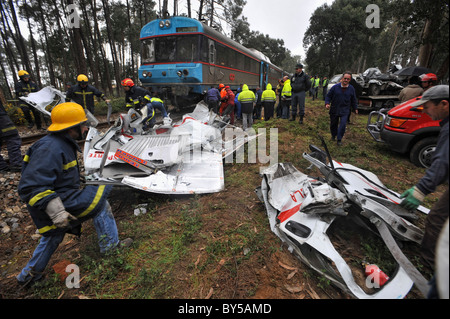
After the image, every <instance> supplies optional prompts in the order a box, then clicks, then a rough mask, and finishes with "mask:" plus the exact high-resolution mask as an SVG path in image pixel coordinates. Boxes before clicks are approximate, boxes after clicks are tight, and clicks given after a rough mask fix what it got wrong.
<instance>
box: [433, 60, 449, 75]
mask: <svg viewBox="0 0 450 319" xmlns="http://www.w3.org/2000/svg"><path fill="white" fill-rule="evenodd" d="M448 58H449V57H448V54H447V57H446V58H445V60H444V62H443V63H442V65H441V67H440V68H439V70H438V71H437V73H436V76H437V77H438V79H445V77H446V76H447V75H448V67H449V61H448Z"/></svg>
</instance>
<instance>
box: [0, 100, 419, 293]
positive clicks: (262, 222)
mask: <svg viewBox="0 0 450 319" xmlns="http://www.w3.org/2000/svg"><path fill="white" fill-rule="evenodd" d="M316 112H318V111H316V110H314V109H312V110H311V109H310V110H308V111H307V116H306V118H305V120H306V121H307V120H308V119H309V118H311V119H312V118H313V117H314V116H316ZM278 121H281V120H278ZM20 130H21V131H22V132H24V131H26V130H27V129H26V128H25V127H20ZM279 134H280V136H283V137H284V138H286V139H287V140H289V143H286V142H285V143H282V144H280V147H279V154H280V157H281V158H282V159H283V158H286V159H288V160H290V159H292V158H291V157H289V156H291V155H292V153H293V152H295V153H296V154H297V156H299V155H300V154H301V153H302V152H303V151H305V150H307V147H308V143H309V142H310V139H308V138H305V139H302V138H298V137H296V136H293V135H292V133H290V132H289V131H288V130H287V129H283V128H280V129H279ZM354 134H355V133H354V132H352V128H351V127H350V129H349V132H348V133H347V135H346V137H347V138H348V139H349V140H350V139H352V138H353V139H355V140H358V138H359V137H358V136H356V135H354ZM367 138H368V137H367ZM358 156H359V157H361V163H363V162H364V157H365V156H364V154H358ZM402 161H404V163H403V164H401V165H399V166H391V167H386V166H383V168H381V169H382V171H383V174H382V175H383V176H382V178H381V179H382V180H383V182H384V181H388V180H390V184H395V183H396V181H394V180H393V179H396V180H397V182H399V183H400V182H404V180H405V174H406V173H407V172H411V171H413V175H414V176H409V177H408V178H409V179H410V180H411V182H412V181H414V180H416V179H418V178H419V177H420V175H421V173H423V170H416V169H413V167H412V166H411V165H412V164H410V163H407V160H405V159H404V158H403V159H402ZM297 164H298V163H297ZM377 165H381V164H377V163H373V167H374V169H375V171H376V172H379V171H380V168H378V169H377V167H376V166H377ZM259 166H260V164H249V165H248V167H246V169H245V170H246V173H242V172H241V171H240V170H242V169H243V166H233V165H232V164H226V165H225V175H226V176H225V186H226V188H225V190H224V191H222V192H220V193H216V194H208V195H203V196H199V197H198V198H197V200H198V203H199V205H200V207H202V209H201V215H202V227H201V230H200V231H199V233H198V234H195V235H194V236H195V244H194V245H193V246H192V247H191V248H190V253H188V254H187V255H186V256H184V257H183V258H182V259H181V260H180V262H179V263H178V265H177V266H176V269H174V270H172V272H171V273H174V274H176V276H177V278H178V279H179V282H178V283H177V284H176V287H175V288H174V289H172V290H170V293H171V294H170V295H162V296H160V297H162V298H169V299H178V298H181V299H192V298H194V299H351V298H352V297H351V296H350V295H348V294H347V293H346V292H344V291H342V290H341V289H339V288H337V287H335V286H333V285H332V284H330V283H329V282H328V281H327V280H324V277H321V276H320V275H318V274H317V273H316V272H314V271H312V270H311V269H309V268H308V267H307V266H306V265H305V264H303V263H301V262H300V260H299V259H298V258H297V257H296V256H294V255H293V254H292V253H291V252H289V250H288V249H287V246H286V245H283V244H282V243H281V241H280V240H279V238H277V237H276V236H275V235H274V234H273V233H271V232H270V230H268V228H269V224H268V221H267V217H266V216H265V208H264V205H263V204H262V203H261V202H260V201H259V199H258V198H257V197H256V195H255V193H254V190H255V188H256V187H258V186H259V185H260V183H261V177H260V175H259ZM298 169H299V170H301V167H298ZM399 171H400V174H399ZM236 176H237V177H236ZM228 181H229V182H228ZM138 197H139V198H142V196H140V195H139V196H138ZM131 198H135V197H132V196H128V195H126V194H124V192H123V191H118V192H117V193H114V195H113V198H112V199H111V200H110V202H111V205H112V208H113V212H114V214H115V218H116V220H117V222H118V223H123V222H130V223H134V221H133V219H132V218H133V216H132V215H133V209H134V207H135V205H136V204H137V202H135V201H134V202H133V201H132V200H131ZM191 200H192V198H183V199H181V200H176V201H174V200H173V199H172V198H164V199H163V200H161V201H160V202H158V204H157V207H156V208H157V209H155V214H154V215H153V219H152V223H155V224H156V223H161V224H162V223H165V222H167V220H168V219H170V218H176V217H177V212H176V209H177V207H179V205H180V203H189V201H191ZM18 205H21V206H20V209H21V211H22V214H21V218H20V221H19V224H20V227H19V229H18V230H15V231H12V232H10V233H8V234H6V235H5V234H1V235H0V236H1V237H0V238H1V241H0V275H1V276H0V299H28V298H36V295H34V292H33V290H29V289H23V288H22V287H20V286H19V285H18V284H17V283H16V280H15V276H16V275H17V274H18V272H19V271H20V270H21V268H22V267H23V266H24V265H25V264H26V262H27V261H28V259H29V258H30V256H31V254H32V252H33V250H34V247H35V246H36V244H37V242H38V239H39V236H38V235H36V234H35V231H36V230H35V227H34V224H33V223H32V221H31V218H30V217H29V215H28V214H27V212H26V207H25V206H24V205H23V203H22V204H18ZM130 216H131V217H130ZM250 222H251V223H252V225H253V227H251V228H250V229H251V230H252V231H253V232H254V233H255V234H261V233H263V234H264V236H263V237H262V238H264V239H265V240H266V242H265V243H261V247H267V248H269V247H273V248H272V249H270V250H269V249H259V250H257V251H252V252H251V254H249V257H247V258H244V255H246V250H245V249H244V250H243V251H242V252H239V253H237V254H236V256H237V257H236V256H235V257H233V258H232V257H229V255H226V256H227V257H226V258H225V257H224V258H217V259H215V263H209V264H207V262H206V259H207V258H208V253H207V252H205V249H204V247H205V246H206V240H205V238H207V239H208V241H211V240H212V239H213V240H217V241H218V242H224V241H226V240H228V239H229V238H224V237H226V236H228V235H225V234H228V230H235V229H238V228H239V227H241V226H242V225H243V224H245V225H248V224H249V223H250ZM218 223H220V228H221V229H223V231H224V235H223V236H219V235H217V227H218ZM119 230H120V229H119ZM89 232H91V233H92V232H94V231H93V226H92V224H89V223H87V225H86V226H85V233H89ZM336 234H337V235H336V236H335V237H334V238H333V240H334V242H335V243H336V249H337V250H338V251H339V252H341V254H342V255H343V257H344V259H345V260H346V261H347V262H348V263H349V264H351V265H352V269H353V270H354V276H355V279H356V280H357V281H358V282H360V283H362V282H364V280H365V275H364V273H363V267H362V266H361V265H360V262H361V261H362V260H363V259H364V258H366V257H367V256H365V253H364V252H363V251H362V249H361V247H360V246H361V244H360V242H361V240H360V238H359V237H358V235H357V234H356V231H355V232H352V231H350V230H349V231H348V232H346V233H344V234H339V232H336ZM121 235H126V234H123V233H121ZM90 240H92V238H86V237H83V236H81V238H79V239H78V238H76V237H74V236H66V238H65V241H64V242H63V244H61V245H60V247H59V248H58V250H57V251H56V253H55V254H54V255H53V257H52V260H51V262H50V265H49V266H48V268H47V270H46V272H47V273H48V274H49V275H52V274H53V273H54V272H55V269H56V270H57V269H58V266H59V267H61V265H64V263H65V262H67V260H71V261H73V260H77V259H79V258H80V255H81V254H84V253H86V248H85V247H86V245H88V244H89V243H90ZM136 240H137V239H135V241H136ZM251 249H252V247H249V250H251ZM414 253H417V251H416V250H415V248H412V249H411V254H414ZM202 264H204V265H205V267H209V268H208V271H204V272H203V274H205V276H204V277H198V279H197V282H196V283H195V285H194V284H192V280H190V279H189V278H192V277H193V276H194V275H195V276H198V272H197V273H196V272H195V269H198V268H200V266H201V265H202ZM193 265H195V267H193ZM193 268H194V270H193ZM82 280H83V279H82ZM131 290H133V287H128V288H125V289H124V290H123V291H122V298H129V297H130V296H132V294H131ZM58 298H61V299H66V298H67V299H70V298H80V299H83V298H96V297H95V295H90V296H86V295H84V294H82V293H80V291H77V290H62V291H61V294H60V295H59V296H58ZM407 298H411V299H416V298H418V299H420V298H422V296H421V295H420V293H418V291H417V289H415V288H413V289H412V291H411V292H410V294H409V295H408V296H407Z"/></svg>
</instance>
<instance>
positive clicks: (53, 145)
mask: <svg viewBox="0 0 450 319" xmlns="http://www.w3.org/2000/svg"><path fill="white" fill-rule="evenodd" d="M51 119H52V124H51V125H50V126H49V127H48V131H49V133H50V134H48V135H47V136H45V137H43V138H42V139H40V140H39V141H37V142H36V143H34V144H33V145H32V146H31V147H30V149H29V150H28V152H27V154H26V155H25V157H24V163H23V167H22V176H21V179H20V182H19V187H18V192H19V195H20V197H21V199H22V200H23V201H24V202H26V204H27V208H28V211H29V212H30V214H31V218H32V219H33V222H34V223H35V225H36V227H37V229H38V230H39V233H40V234H41V235H42V237H41V239H40V242H39V244H38V246H37V247H36V249H35V251H34V253H33V256H32V257H31V259H30V261H29V262H28V263H27V265H26V266H25V267H24V268H23V269H22V271H21V272H20V274H19V275H18V276H17V280H18V281H19V283H21V284H27V283H30V282H35V281H38V280H39V279H41V278H42V276H43V271H44V269H45V267H46V266H47V264H48V262H49V260H50V258H51V256H52V254H53V252H54V251H55V250H56V248H57V247H58V245H59V244H60V243H61V242H62V240H63V239H64V235H65V234H66V233H72V234H76V235H78V236H79V235H80V234H81V223H82V222H84V221H86V220H88V219H90V218H93V222H94V226H95V229H96V231H97V235H98V241H99V246H100V252H101V253H106V252H108V251H111V249H113V248H115V247H117V246H118V245H119V247H120V246H129V245H130V244H131V242H132V240H131V239H126V240H124V241H123V242H120V241H119V238H118V231H117V226H116V222H115V220H114V216H113V214H112V211H111V207H110V205H109V203H108V201H107V196H108V194H109V193H110V191H111V189H112V186H110V185H108V186H105V185H100V186H98V185H88V186H85V187H84V188H83V189H80V168H79V166H78V160H77V152H81V150H80V148H79V146H78V144H77V140H81V139H83V138H84V136H85V134H86V132H87V130H88V128H87V126H86V121H87V118H86V114H85V111H84V110H83V108H82V107H81V105H79V104H76V103H73V102H66V103H62V104H59V105H57V106H56V107H55V108H54V109H53V110H52V112H51Z"/></svg>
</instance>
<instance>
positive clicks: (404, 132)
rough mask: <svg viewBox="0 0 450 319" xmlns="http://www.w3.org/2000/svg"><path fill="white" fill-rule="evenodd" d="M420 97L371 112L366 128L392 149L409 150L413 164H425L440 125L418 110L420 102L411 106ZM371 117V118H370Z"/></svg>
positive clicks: (434, 146)
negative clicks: (415, 105)
mask: <svg viewBox="0 0 450 319" xmlns="http://www.w3.org/2000/svg"><path fill="white" fill-rule="evenodd" d="M420 98H421V96H418V97H416V98H413V99H411V100H409V101H406V102H404V103H402V104H400V105H397V106H396V107H394V108H392V109H390V110H386V109H381V110H380V111H373V112H371V113H370V115H369V119H368V122H367V130H368V131H369V133H370V134H371V135H372V137H373V138H374V139H375V141H377V142H381V143H386V144H387V145H389V147H390V148H391V149H392V150H393V151H395V152H398V153H409V158H410V160H411V162H412V163H414V164H415V165H417V166H422V167H429V166H430V165H431V159H432V156H433V153H434V150H435V148H436V143H437V140H438V135H439V131H440V130H441V127H440V126H439V122H440V121H433V120H432V119H431V118H430V117H429V116H428V115H427V114H425V113H422V112H421V110H422V108H423V106H419V107H412V106H411V103H413V102H415V101H417V100H420ZM386 112H387V113H386ZM374 117H376V121H375V122H373V121H372V119H373V118H374Z"/></svg>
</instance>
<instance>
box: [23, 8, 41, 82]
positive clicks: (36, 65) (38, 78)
mask: <svg viewBox="0 0 450 319" xmlns="http://www.w3.org/2000/svg"><path fill="white" fill-rule="evenodd" d="M24 5H25V16H26V19H27V24H28V31H29V32H30V42H31V50H32V51H33V57H34V73H35V74H34V76H35V77H36V78H35V80H36V81H37V83H38V85H39V87H40V88H41V87H42V81H41V70H40V68H39V59H38V55H37V51H36V41H35V40H34V37H33V30H32V29H31V22H30V15H29V7H28V5H27V2H26V0H25V1H24Z"/></svg>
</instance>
